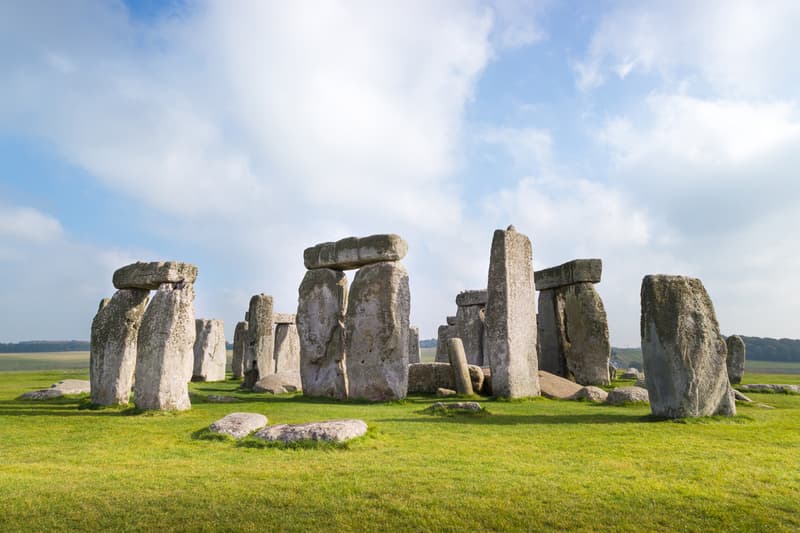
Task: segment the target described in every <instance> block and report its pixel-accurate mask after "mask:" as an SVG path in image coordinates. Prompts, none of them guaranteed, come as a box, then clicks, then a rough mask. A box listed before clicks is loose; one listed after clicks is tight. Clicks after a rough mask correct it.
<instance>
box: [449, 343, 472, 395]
mask: <svg viewBox="0 0 800 533" xmlns="http://www.w3.org/2000/svg"><path fill="white" fill-rule="evenodd" d="M447 353H448V354H449V355H450V367H451V368H452V370H453V378H454V380H455V385H456V392H458V393H459V394H466V395H469V396H471V395H472V381H470V379H469V368H468V367H467V356H466V354H465V353H464V344H463V343H462V342H461V339H459V338H458V337H454V338H452V339H450V340H448V341H447Z"/></svg>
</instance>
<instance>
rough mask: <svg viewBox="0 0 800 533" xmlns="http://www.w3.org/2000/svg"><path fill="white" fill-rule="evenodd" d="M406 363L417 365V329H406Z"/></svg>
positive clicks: (415, 327) (411, 327)
mask: <svg viewBox="0 0 800 533" xmlns="http://www.w3.org/2000/svg"><path fill="white" fill-rule="evenodd" d="M408 363H409V364H413V363H419V328H418V327H417V326H410V327H409V328H408Z"/></svg>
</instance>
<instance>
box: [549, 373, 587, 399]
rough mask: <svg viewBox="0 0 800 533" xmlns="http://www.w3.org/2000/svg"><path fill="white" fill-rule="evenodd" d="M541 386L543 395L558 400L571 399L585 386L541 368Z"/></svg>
mask: <svg viewBox="0 0 800 533" xmlns="http://www.w3.org/2000/svg"><path fill="white" fill-rule="evenodd" d="M539 388H540V389H541V392H542V396H545V397H547V398H550V399H556V400H569V399H571V398H572V397H573V396H574V395H575V394H576V393H577V392H578V391H579V390H581V389H582V388H583V387H582V386H581V385H578V384H577V383H575V382H574V381H570V380H568V379H565V378H562V377H561V376H556V375H555V374H551V373H550V372H545V371H543V370H539Z"/></svg>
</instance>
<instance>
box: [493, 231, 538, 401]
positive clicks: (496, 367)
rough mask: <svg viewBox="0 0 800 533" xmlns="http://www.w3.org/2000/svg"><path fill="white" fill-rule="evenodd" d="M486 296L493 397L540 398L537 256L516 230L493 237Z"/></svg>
mask: <svg viewBox="0 0 800 533" xmlns="http://www.w3.org/2000/svg"><path fill="white" fill-rule="evenodd" d="M487 290H488V297H487V302H486V319H485V326H486V331H485V335H486V338H487V341H486V342H487V348H488V350H489V360H490V364H491V370H492V391H493V394H494V395H495V396H497V397H505V398H522V397H527V396H538V395H539V393H540V391H539V376H538V366H537V356H536V333H537V331H536V329H537V327H536V305H535V302H534V284H533V250H532V247H531V241H530V240H529V239H528V237H526V236H525V235H523V234H522V233H517V231H516V230H515V229H514V226H509V227H508V229H507V230H506V231H503V230H497V231H495V232H494V237H493V239H492V250H491V256H490V259H489V279H488V285H487Z"/></svg>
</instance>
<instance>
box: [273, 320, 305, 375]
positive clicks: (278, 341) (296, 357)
mask: <svg viewBox="0 0 800 533" xmlns="http://www.w3.org/2000/svg"><path fill="white" fill-rule="evenodd" d="M275 372H276V373H278V374H280V373H284V372H294V373H297V376H298V379H299V376H300V335H299V334H298V333H297V326H296V325H295V324H287V323H279V324H278V325H277V326H276V327H275Z"/></svg>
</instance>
